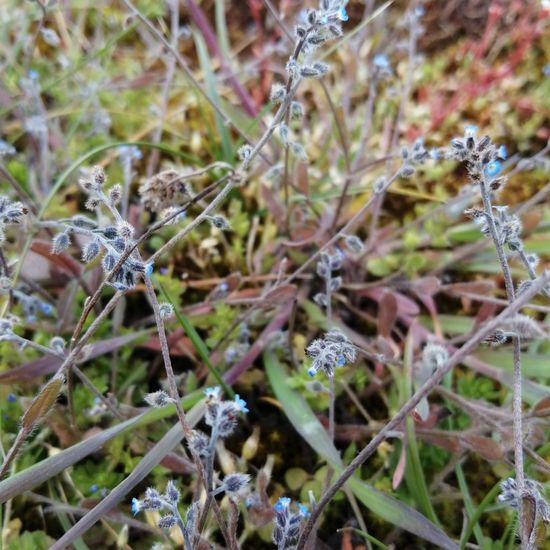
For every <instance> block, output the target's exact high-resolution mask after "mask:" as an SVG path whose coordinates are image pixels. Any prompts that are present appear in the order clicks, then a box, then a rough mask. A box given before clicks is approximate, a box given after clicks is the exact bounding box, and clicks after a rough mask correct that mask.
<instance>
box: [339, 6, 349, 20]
mask: <svg viewBox="0 0 550 550" xmlns="http://www.w3.org/2000/svg"><path fill="white" fill-rule="evenodd" d="M338 19H340V21H347V20H348V19H349V17H348V14H347V12H346V8H344V6H342V7H341V8H340V9H339V10H338Z"/></svg>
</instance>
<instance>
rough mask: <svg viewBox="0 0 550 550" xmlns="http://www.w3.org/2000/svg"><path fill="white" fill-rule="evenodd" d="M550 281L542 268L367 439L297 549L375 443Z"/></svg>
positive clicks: (314, 513)
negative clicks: (531, 283)
mask: <svg viewBox="0 0 550 550" xmlns="http://www.w3.org/2000/svg"><path fill="white" fill-rule="evenodd" d="M549 281H550V271H545V272H544V273H543V274H542V275H541V276H540V277H539V278H538V279H537V281H535V282H534V283H533V285H532V286H531V287H530V288H529V289H527V290H526V291H525V292H524V293H522V294H521V296H519V297H518V298H517V299H516V300H514V301H513V302H512V303H510V304H509V305H508V307H506V309H504V310H503V311H502V312H501V313H500V314H499V315H498V316H497V317H495V318H494V319H493V320H492V321H490V322H489V323H487V324H486V325H485V326H483V327H481V328H480V329H479V330H478V331H477V332H476V333H475V334H474V335H472V337H471V338H470V340H468V342H466V343H465V344H464V345H463V346H462V347H461V348H459V349H458V350H457V351H455V353H454V354H453V355H452V356H451V357H450V358H449V359H448V360H447V362H446V363H445V364H444V365H443V366H442V367H441V368H440V369H439V370H437V371H436V372H435V373H434V374H433V376H432V377H431V378H430V379H429V380H427V381H426V382H425V383H424V384H423V385H422V386H421V387H420V388H419V389H418V390H417V391H416V392H415V393H414V394H413V395H412V397H411V398H410V399H409V400H408V401H407V402H406V403H405V404H404V405H403V406H402V407H401V409H399V411H398V412H397V413H396V415H395V416H394V417H393V418H392V419H391V420H390V421H389V422H387V423H386V424H385V425H384V427H383V428H382V429H381V430H380V431H379V432H378V434H377V435H376V436H374V437H373V439H372V440H371V441H370V443H369V444H368V445H367V446H366V447H365V448H364V449H363V450H362V451H361V452H360V453H359V454H358V455H357V456H356V457H355V458H354V459H353V460H352V462H350V464H349V465H348V466H347V467H346V468H345V469H344V470H343V471H342V473H341V474H340V476H339V477H338V479H337V480H336V481H335V482H334V483H333V484H332V486H331V487H329V489H328V490H327V491H326V492H325V493H324V494H323V495H322V497H321V499H320V500H319V502H318V504H317V506H316V507H315V508H314V509H313V510H312V512H311V515H310V516H309V517H308V519H307V521H306V523H305V525H304V529H303V531H302V534H301V535H300V538H299V540H298V544H297V546H296V550H303V549H304V547H305V545H306V542H307V540H308V538H309V535H310V533H311V530H312V528H313V526H314V525H315V523H316V521H317V520H318V518H319V516H320V515H321V512H322V511H323V509H324V508H325V506H326V505H327V504H328V503H329V502H330V501H331V500H332V498H333V497H334V495H335V494H336V493H337V492H338V491H339V490H340V488H342V486H343V485H344V484H345V483H346V481H347V480H348V479H349V478H350V477H351V476H352V475H353V473H354V472H355V470H357V468H359V467H360V466H361V465H362V464H363V463H364V462H365V461H366V460H367V459H368V458H369V457H370V456H371V455H372V454H373V453H374V451H376V449H377V448H378V446H379V445H380V444H381V443H382V442H383V441H384V439H385V438H386V437H387V436H388V434H389V433H390V432H392V431H393V430H396V429H398V428H399V426H400V425H401V423H402V422H403V421H404V420H405V418H406V417H407V415H409V414H410V413H411V412H412V411H413V410H414V408H415V407H416V406H417V405H418V403H419V402H420V401H421V399H422V398H424V397H425V396H427V395H428V394H429V393H430V392H431V391H432V390H433V389H434V388H435V387H436V386H437V385H438V384H439V382H440V381H441V380H442V379H443V377H444V376H445V375H446V374H447V373H448V372H450V371H451V369H453V368H454V367H455V366H456V365H458V364H460V363H461V362H462V361H463V360H464V359H466V357H467V356H468V355H469V354H470V353H471V352H472V351H474V350H475V348H476V347H477V346H478V345H479V344H480V343H481V342H482V341H483V340H484V339H485V338H486V337H487V336H489V335H490V334H492V333H493V332H494V331H495V330H496V329H497V328H499V327H500V326H501V325H502V323H503V322H504V321H505V320H507V319H509V318H510V317H512V316H513V315H515V314H516V313H517V312H518V311H520V310H521V309H522V308H523V307H525V306H526V305H527V304H528V303H529V301H530V300H531V299H532V298H533V297H534V296H536V295H537V294H538V293H539V292H541V290H542V289H543V288H545V286H546V285H547V284H548V282H549Z"/></svg>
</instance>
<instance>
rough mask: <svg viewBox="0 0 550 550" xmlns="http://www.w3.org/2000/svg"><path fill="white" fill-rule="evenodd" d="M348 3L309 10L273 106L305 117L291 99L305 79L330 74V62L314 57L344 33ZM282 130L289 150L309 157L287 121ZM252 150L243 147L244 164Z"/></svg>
mask: <svg viewBox="0 0 550 550" xmlns="http://www.w3.org/2000/svg"><path fill="white" fill-rule="evenodd" d="M346 3H347V1H346V0H321V2H320V5H319V8H318V9H309V10H308V11H307V12H306V14H305V17H304V18H303V21H301V22H300V23H299V24H298V25H296V27H295V28H294V33H295V36H296V41H295V44H294V51H293V53H292V55H291V56H290V57H289V59H288V61H287V64H286V72H287V82H286V85H283V84H280V83H275V84H274V85H273V87H272V89H271V93H270V100H271V101H272V102H273V103H285V102H287V101H289V102H288V104H287V105H286V106H287V107H288V111H287V112H288V114H289V115H290V116H292V118H301V117H302V116H303V115H304V109H303V107H302V105H301V104H300V103H299V102H298V101H290V100H289V99H290V98H288V97H287V96H288V95H289V94H291V95H293V94H294V92H295V89H296V87H297V85H298V84H299V82H300V80H301V79H302V78H322V77H323V76H325V75H326V74H327V73H328V71H329V66H328V65H327V64H326V63H323V62H321V61H318V60H316V59H313V58H312V53H313V51H314V50H315V49H316V48H318V47H319V46H321V45H323V44H324V43H325V42H327V41H329V40H332V39H334V38H337V37H340V36H342V34H343V31H342V27H341V23H342V22H343V21H347V20H348V14H347V13H346V8H345V5H346ZM278 131H279V136H280V138H281V141H282V143H283V145H284V147H285V148H288V149H289V150H290V151H291V152H292V154H293V155H294V156H295V157H296V158H298V159H299V160H301V161H303V162H307V160H308V157H307V153H306V151H305V149H304V147H303V146H302V145H301V144H300V143H298V142H296V141H294V140H292V139H291V136H290V129H289V127H288V125H287V124H286V122H283V121H279V123H278ZM251 154H252V149H251V148H250V147H247V146H245V147H243V148H241V150H240V151H239V157H240V158H241V160H243V161H244V162H246V161H247V159H248V158H249V157H250V156H251Z"/></svg>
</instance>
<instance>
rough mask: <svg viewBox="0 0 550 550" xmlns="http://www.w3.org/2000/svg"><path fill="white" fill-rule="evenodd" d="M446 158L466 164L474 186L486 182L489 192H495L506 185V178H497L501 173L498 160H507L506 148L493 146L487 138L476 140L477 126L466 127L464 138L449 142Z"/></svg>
mask: <svg viewBox="0 0 550 550" xmlns="http://www.w3.org/2000/svg"><path fill="white" fill-rule="evenodd" d="M446 156H447V157H448V158H453V159H456V160H459V161H461V162H464V163H466V167H467V169H468V173H469V175H470V178H471V180H472V182H473V183H475V184H480V183H481V182H487V183H488V185H489V188H490V189H491V191H497V190H498V189H501V188H502V187H503V186H504V184H505V183H506V178H504V177H501V176H499V174H500V172H501V171H502V164H501V162H500V160H506V159H507V158H508V153H507V151H506V147H505V146H504V145H500V146H497V145H495V144H494V143H493V142H492V141H491V138H490V137H489V136H483V137H482V138H478V137H477V126H473V125H468V126H466V128H465V130H464V136H463V137H462V138H454V139H453V140H452V141H451V147H450V148H449V149H448V150H447V151H446ZM499 159H500V160H499Z"/></svg>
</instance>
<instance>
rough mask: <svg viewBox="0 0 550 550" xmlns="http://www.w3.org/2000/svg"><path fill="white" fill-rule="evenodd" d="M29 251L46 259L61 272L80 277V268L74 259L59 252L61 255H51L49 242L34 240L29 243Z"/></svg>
mask: <svg viewBox="0 0 550 550" xmlns="http://www.w3.org/2000/svg"><path fill="white" fill-rule="evenodd" d="M31 250H32V251H33V252H35V253H36V254H38V255H40V256H42V257H43V258H46V259H47V260H48V261H49V262H51V263H52V264H54V265H55V266H57V267H58V268H59V269H61V270H62V271H65V272H66V273H69V274H70V275H74V276H75V277H80V273H81V272H82V266H81V265H80V263H79V262H77V261H76V260H75V259H74V258H72V257H71V256H69V254H65V252H61V254H52V244H51V243H50V242H49V241H42V240H35V241H33V242H32V243H31Z"/></svg>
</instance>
